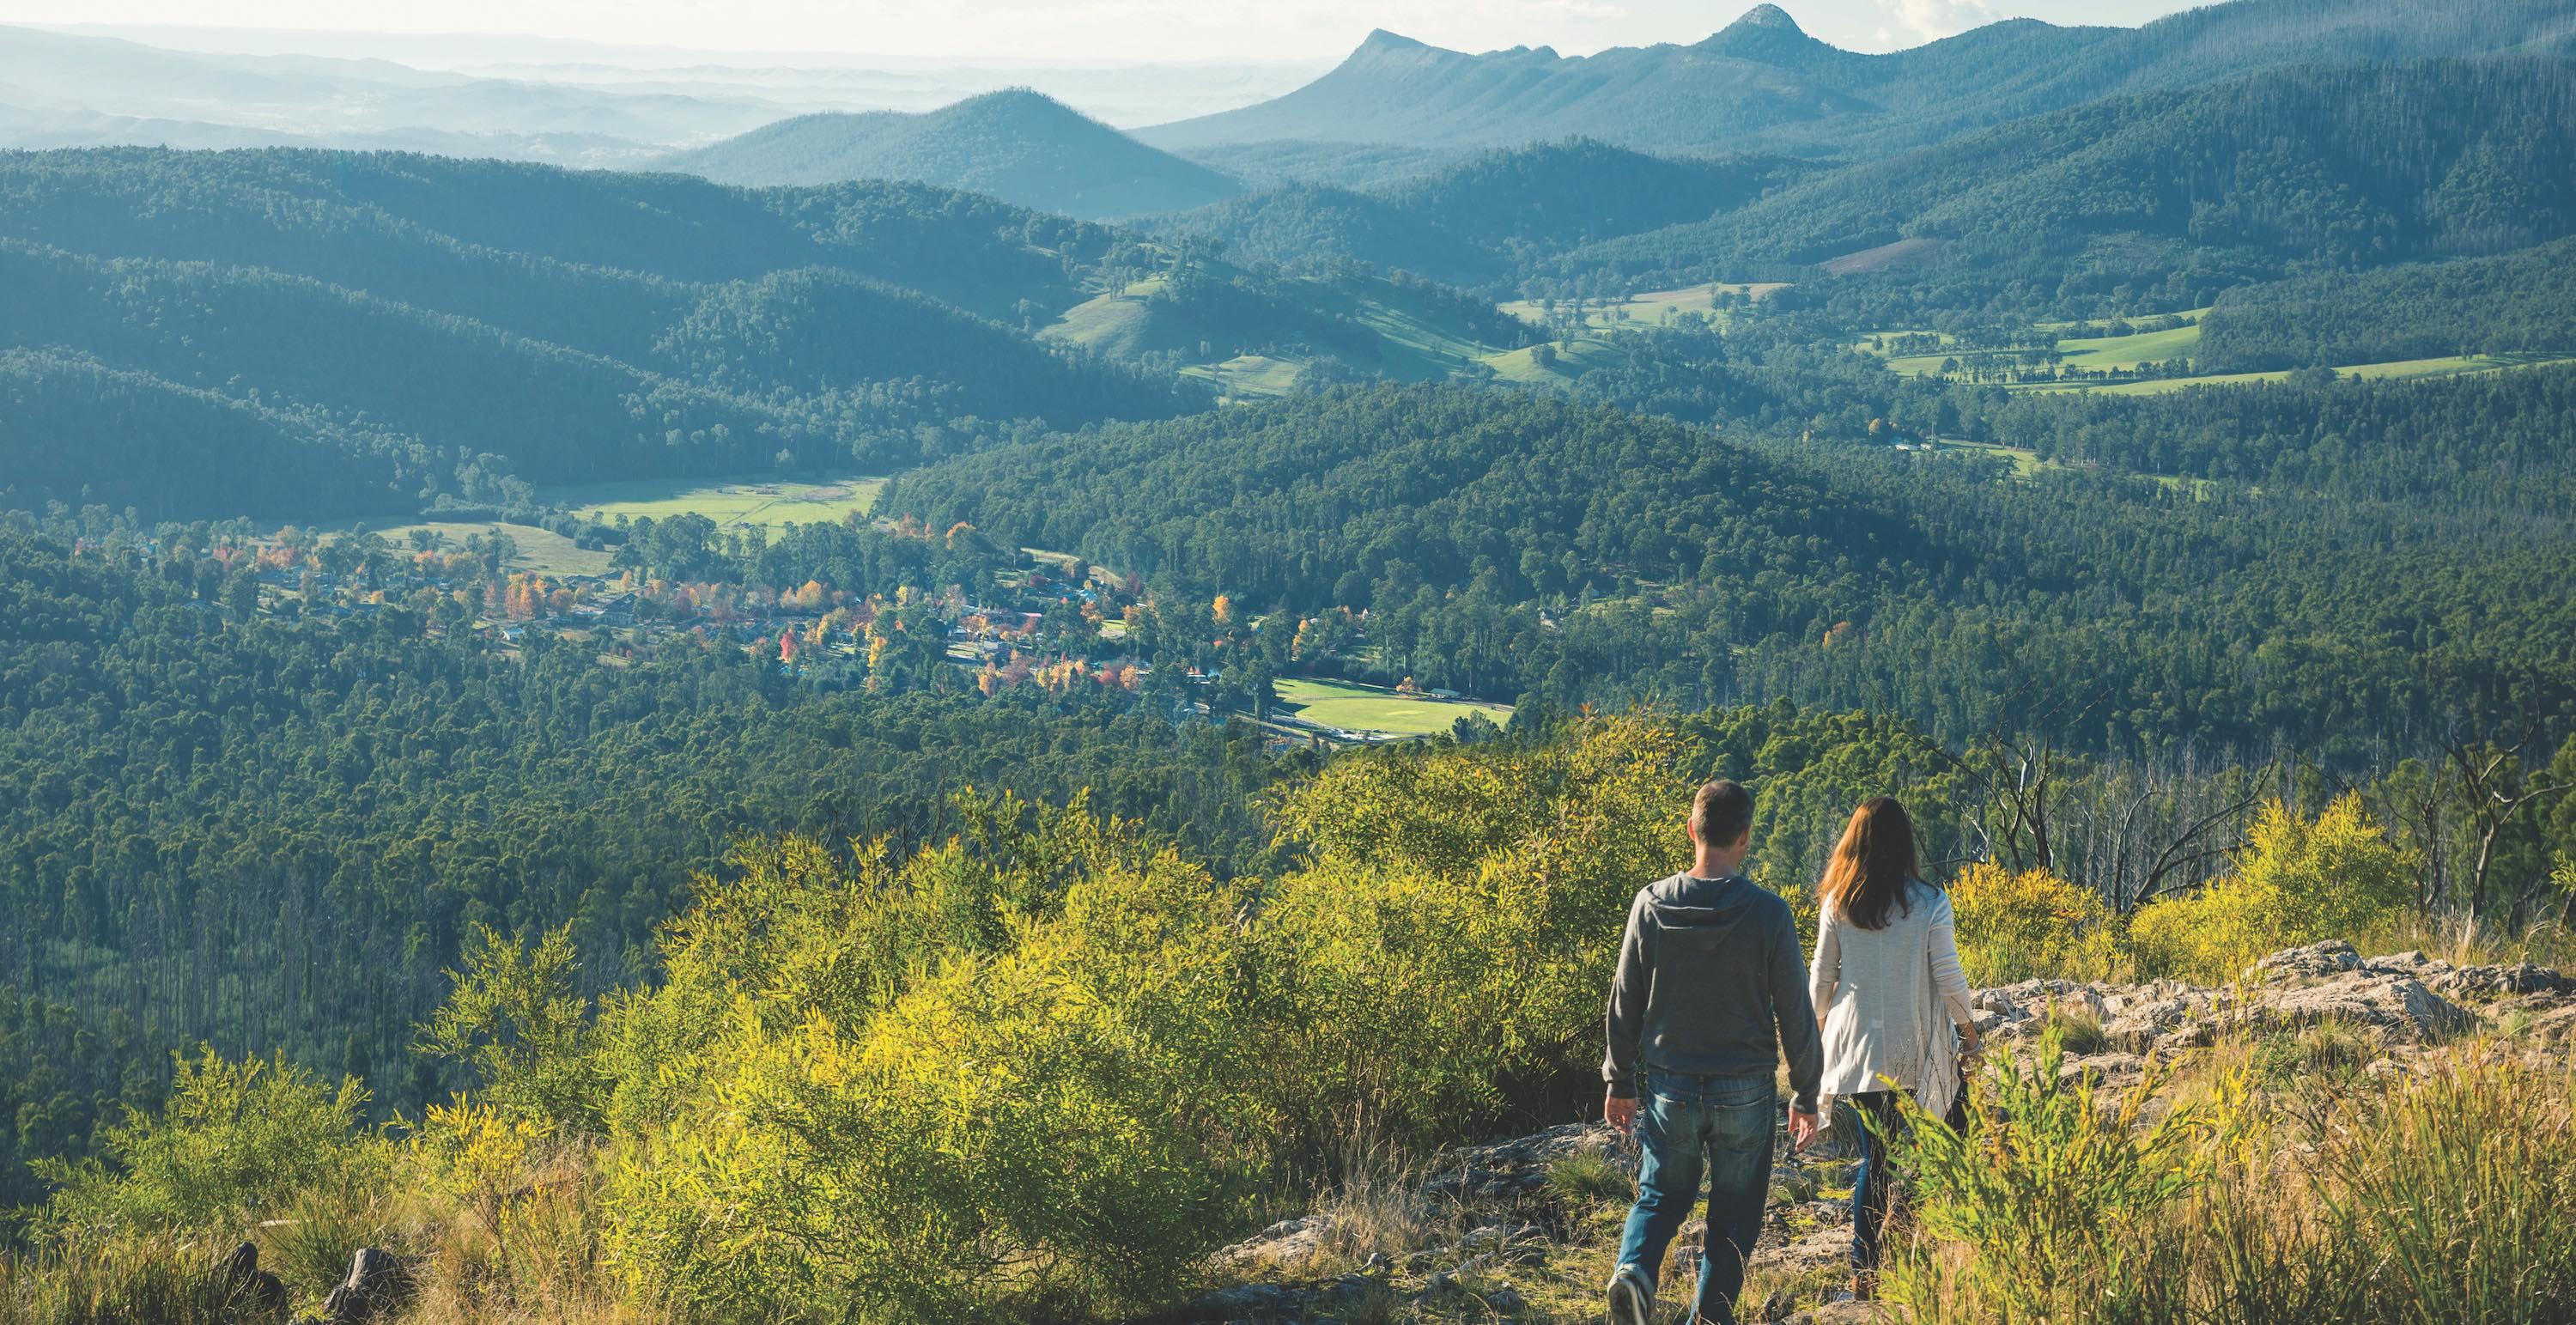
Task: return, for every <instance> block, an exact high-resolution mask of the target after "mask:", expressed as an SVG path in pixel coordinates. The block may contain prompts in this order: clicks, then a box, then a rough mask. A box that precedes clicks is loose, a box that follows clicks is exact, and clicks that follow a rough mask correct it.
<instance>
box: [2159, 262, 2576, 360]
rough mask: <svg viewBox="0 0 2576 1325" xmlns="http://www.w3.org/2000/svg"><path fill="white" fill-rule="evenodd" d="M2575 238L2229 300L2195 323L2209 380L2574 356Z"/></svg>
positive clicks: (2323, 279) (2314, 279)
mask: <svg viewBox="0 0 2576 1325" xmlns="http://www.w3.org/2000/svg"><path fill="white" fill-rule="evenodd" d="M2571 316H2576V240H2559V241H2557V242H2554V243H2549V244H2542V245H2539V246H2537V247H2534V248H2528V249H2524V250H2521V251H2519V252H2515V253H2506V254H2502V255H2499V256H2496V257H2491V258H2463V259H2461V260H2459V261H2456V262H2431V263H2417V264H2410V265H2406V266H2398V267H2383V268H2380V269H2378V270H2375V271H2369V272H2363V273H2359V274H2343V275H2334V276H2309V277H2303V278H2301V279H2298V280H2290V281H2276V282H2272V283H2269V284H2264V285H2255V286H2248V287H2245V288H2243V289H2236V290H2229V291H2227V292H2226V293H2224V294H2222V295H2220V296H2219V297H2218V303H2217V305H2216V306H2215V307H2213V308H2211V309H2210V311H2209V315H2208V316H2207V317H2206V318H2204V319H2203V320H2202V322H2201V340H2200V353H2201V360H2200V362H2201V366H2202V367H2204V368H2206V369H2209V370H2211V371H2215V372H2238V371H2245V370H2260V369H2266V368H2303V367H2307V366H2310V365H2315V364H2349V363H2378V362H2381V361H2384V360H2390V359H2431V358H2438V357H2440V356H2443V355H2447V354H2512V353H2516V352H2518V351H2544V352H2548V351H2560V352H2563V351H2565V350H2567V349H2569V348H2570V347H2576V326H2571V325H2569V319H2570V317H2571Z"/></svg>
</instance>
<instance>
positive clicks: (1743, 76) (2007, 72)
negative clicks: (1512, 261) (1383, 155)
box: [1136, 0, 2576, 162]
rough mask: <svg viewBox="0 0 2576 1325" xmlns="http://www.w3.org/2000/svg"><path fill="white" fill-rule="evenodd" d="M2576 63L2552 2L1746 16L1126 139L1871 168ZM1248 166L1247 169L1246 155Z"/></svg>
mask: <svg viewBox="0 0 2576 1325" xmlns="http://www.w3.org/2000/svg"><path fill="white" fill-rule="evenodd" d="M2569 50H2576V17H2571V15H2570V13H2569V10H2568V8H2567V6H2566V5H2565V4H2564V3H2563V0H2490V2H2488V3H2480V4H2475V5H2454V4H2450V3H2445V2H2444V0H2236V3H2232V4H2223V5H2214V6H2210V7H2207V8H2203V9H2195V10H2192V11H2190V12H2188V13H2183V14H2177V15H2174V16H2172V17H2170V18H2165V19H2161V20H2158V21H2156V22H2153V23H2149V24H2146V25H2145V26H2143V27H2138V28H2109V27H2081V28H2062V27H2054V26H2051V25H2049V24H2046V23H2040V22H2037V21H2034V20H2029V19H2014V20H2008V21H2005V22H2000V23H1992V24H1988V25H1986V26H1984V27H1981V28H1977V29H1975V30H1973V31H1970V32H1965V33H1962V34H1960V35H1958V36H1955V37H1951V38H1947V39H1945V40H1942V41H1936V42H1932V43H1930V44H1928V45H1924V46H1918V47H1915V48H1913V49H1911V50H1903V51H1896V52H1893V53H1890V54H1884V55H1867V54H1860V53H1856V52H1852V51H1845V50H1840V49H1837V48H1835V47H1833V46H1829V45H1827V44H1825V43H1824V42H1821V41H1818V40H1816V39H1815V38H1813V37H1810V36H1808V35H1807V34H1806V33H1805V32H1804V31H1803V30H1801V29H1800V28H1799V27H1798V24H1797V22H1796V21H1795V20H1794V19H1792V18H1791V17H1790V16H1789V15H1788V14H1787V13H1786V12H1785V11H1783V10H1781V9H1780V8H1779V7H1778V6H1776V5H1769V4H1765V5H1761V6H1758V7H1756V8H1754V9H1753V10H1751V11H1750V12H1748V13H1746V14H1745V15H1744V16H1743V17H1742V18H1740V19H1737V20H1736V21H1735V22H1734V23H1732V24H1730V25H1728V26H1727V27H1726V28H1725V29H1724V30H1722V31H1720V32H1718V33H1717V34H1716V35H1714V36H1711V37H1709V38H1708V39H1707V40H1705V41H1702V42H1699V43H1697V44H1695V45H1690V46H1673V45H1662V46H1649V47H1621V48H1614V49H1611V50H1606V51H1602V52H1600V53H1598V54H1595V55H1589V56H1561V55H1559V54H1557V53H1556V52H1555V51H1553V50H1550V49H1548V48H1546V47H1537V48H1530V47H1514V48H1512V49H1511V50H1507V51H1494V52H1490V53H1487V54H1483V55H1468V54H1463V53H1460V52H1457V51H1449V50H1442V49H1440V48H1438V47H1433V46H1426V45H1424V44H1422V43H1421V42H1418V41H1413V40H1411V39H1409V38H1405V37H1400V36H1397V35H1395V34H1393V33H1390V32H1383V31H1381V32H1377V33H1374V34H1372V35H1371V36H1370V37H1369V39H1368V40H1367V41H1366V42H1365V43H1363V44H1362V45H1361V46H1360V48H1359V49H1358V50H1357V51H1355V52H1353V53H1352V54H1351V56H1350V58H1348V59H1347V60H1345V61H1343V62H1342V64H1341V65H1340V66H1339V67H1338V68H1335V69H1334V70H1333V71H1332V72H1330V73H1328V74H1326V75H1324V76H1323V77H1322V78H1319V79H1317V80H1316V81H1314V82H1313V83H1310V84H1308V85H1307V86H1305V87H1302V88H1299V89H1298V90H1296V91H1294V92H1291V93H1289V94H1287V95H1286V96H1283V97H1278V98H1276V99H1273V100H1270V101H1265V102H1261V103H1259V104H1257V105H1252V106H1246V107H1244V108H1242V109H1240V110H1231V111H1225V112H1221V113H1218V114H1215V115H1207V116H1201V117H1199V118H1196V119H1190V120H1182V121H1179V122H1176V123H1172V124H1166V125H1160V126H1156V127H1153V128H1149V129H1142V130H1139V131H1137V135H1136V136H1137V137H1138V138H1140V139H1142V140H1144V141H1145V142H1148V143H1151V144H1153V145H1155V146H1157V147H1162V148H1166V149H1169V150H1173V151H1188V152H1191V153H1192V154H1193V155H1194V156H1197V157H1198V158H1199V159H1201V160H1217V161H1220V162H1221V161H1222V159H1223V157H1222V154H1221V153H1216V152H1213V151H1212V150H1210V149H1214V148H1216V147H1218V146H1220V145H1224V144H1266V143H1272V142H1278V141H1283V140H1286V141H1295V142H1300V143H1316V142H1346V143H1365V144H1375V145H1397V146H1403V147H1412V148H1441V147H1450V148H1455V147H1462V146H1466V147H1472V146H1508V145H1517V144H1522V143H1528V142H1533V141H1547V140H1554V139H1559V138H1563V137H1566V136H1568V135H1579V136H1583V137H1589V138H1597V139H1600V140H1602V141H1605V142H1610V143H1616V144H1620V145H1622V146H1627V147H1632V148H1638V149H1642V150H1647V151H1664V152H1709V151H1744V150H1768V151H1789V152H1797V153H1802V154H1833V155H1853V154H1876V153H1880V152H1886V151H1893V150H1899V149H1902V148H1905V147H1909V146H1915V145H1919V144H1923V143H1929V142H1935V141H1939V140H1941V139H1944V138H1948V137H1950V136H1953V135H1955V134H1957V133H1960V132H1962V131H1966V130H1971V129H1975V128H1980V127H1984V126H1987V125H1993V124H2000V123H2003V122H2005V121H2007V120H2011V119H2016V118H2020V117H2023V116H2028V115H2035V114H2041V113H2045V112H2048V111H2052V110H2058V109H2063V108H2065V107H2069V106H2074V105H2079V104H2082V103H2084V102H2087V101H2091V100H2095V99H2097V98H2100V97H2104V96H2109V95H2114V94H2117V93H2122V92H2135V91H2143V90H2150V89H2159V88H2173V87H2182V86H2190V85H2195V84H2199V83H2205V82H2209V81H2212V80H2215V79H2221V78H2226V77H2229V76H2231V75H2234V74H2239V73H2243V72H2247V71H2250V70H2254V69H2260V68H2264V67H2269V66H2277V65H2286V64H2306V63H2338V64H2341V63H2360V62H2376V61H2387V60H2404V59H2414V58H2422V57H2427V56H2459V55H2484V54H2492V53H2497V52H2506V51H2539V52H2550V51H2558V52H2565V51H2569ZM1255 155H1259V154H1255Z"/></svg>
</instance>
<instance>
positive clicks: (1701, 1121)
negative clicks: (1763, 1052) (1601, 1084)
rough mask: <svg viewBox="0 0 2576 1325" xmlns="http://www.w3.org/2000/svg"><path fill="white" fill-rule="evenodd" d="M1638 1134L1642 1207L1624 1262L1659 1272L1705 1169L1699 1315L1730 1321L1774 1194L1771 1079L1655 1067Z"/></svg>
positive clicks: (1632, 1217)
mask: <svg viewBox="0 0 2576 1325" xmlns="http://www.w3.org/2000/svg"><path fill="white" fill-rule="evenodd" d="M1638 1094H1639V1098H1638V1100H1637V1134H1638V1140H1639V1142H1640V1143H1641V1145H1642V1146H1643V1148H1644V1150H1645V1162H1644V1163H1643V1164H1642V1165H1641V1166H1640V1167H1639V1168H1638V1170H1637V1204H1636V1205H1635V1206H1633V1207H1631V1208H1630V1209H1629V1211H1628V1231H1627V1234H1626V1235H1625V1236H1624V1237H1622V1238H1621V1239H1620V1242H1619V1263H1620V1264H1621V1265H1634V1266H1637V1267H1638V1268H1640V1269H1642V1270H1644V1271H1645V1274H1646V1277H1647V1278H1649V1279H1653V1278H1656V1277H1658V1276H1659V1275H1660V1274H1661V1273H1662V1270H1663V1264H1664V1249H1665V1248H1666V1247H1669V1246H1671V1245H1672V1241H1673V1235H1674V1234H1675V1233H1678V1232H1680V1231H1681V1227H1682V1222H1683V1221H1684V1220H1686V1219H1688V1218H1690V1211H1691V1207H1692V1206H1693V1205H1695V1204H1697V1203H1698V1201H1699V1185H1700V1175H1701V1173H1702V1171H1703V1170H1705V1171H1706V1173H1707V1175H1708V1237H1707V1239H1706V1241H1705V1242H1704V1244H1703V1245H1702V1246H1701V1249H1700V1262H1699V1295H1698V1297H1697V1298H1696V1299H1695V1300H1694V1301H1693V1304H1692V1310H1693V1311H1694V1312H1696V1313H1697V1317H1698V1318H1699V1319H1705V1320H1712V1321H1719V1322H1732V1321H1733V1320H1734V1319H1735V1295H1736V1294H1737V1293H1739V1292H1741V1291H1743V1288H1744V1267H1745V1264H1746V1263H1747V1262H1749V1261H1751V1260H1752V1258H1753V1242H1754V1239H1756V1238H1759V1237H1761V1236H1762V1207H1763V1205H1764V1203H1765V1202H1767V1201H1768V1200H1769V1199H1770V1195H1771V1141H1772V1135H1773V1130H1774V1128H1775V1127H1776V1126H1777V1125H1778V1122H1779V1112H1778V1108H1779V1096H1778V1093H1777V1092H1776V1091H1775V1090H1774V1089H1773V1088H1772V1084H1771V1078H1769V1077H1767V1076H1764V1077H1696V1076H1681V1075H1677V1074H1674V1073H1669V1072H1653V1073H1649V1074H1648V1075H1647V1077H1646V1079H1645V1081H1644V1083H1643V1085H1642V1088H1641V1089H1640V1091H1639V1092H1638Z"/></svg>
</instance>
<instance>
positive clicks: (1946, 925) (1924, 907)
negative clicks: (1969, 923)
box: [1807, 879, 1976, 1118]
mask: <svg viewBox="0 0 2576 1325" xmlns="http://www.w3.org/2000/svg"><path fill="white" fill-rule="evenodd" d="M1834 910H1835V908H1833V907H1831V906H1827V907H1825V908H1824V909H1823V914H1822V915H1820V916H1819V917H1818V918H1817V922H1816V960H1815V964H1814V965H1813V966H1812V967H1810V968H1809V970H1808V985H1807V992H1808V994H1809V995H1810V996H1811V997H1813V998H1814V999H1815V1003H1816V1008H1817V1013H1818V1015H1819V1016H1821V1017H1823V1018H1824V1022H1825V1028H1824V1029H1825V1077H1824V1085H1823V1088H1822V1089H1823V1093H1824V1094H1826V1095H1828V1096H1832V1095H1857V1094H1859V1093H1861V1092H1862V1091H1870V1090H1887V1089H1890V1088H1891V1087H1890V1083H1891V1082H1892V1083H1894V1088H1895V1089H1900V1090H1907V1091H1911V1092H1913V1094H1914V1099H1915V1102H1916V1103H1917V1104H1920V1105H1921V1106H1923V1111H1924V1112H1925V1113H1928V1114H1931V1115H1932V1116H1933V1117H1935V1118H1938V1117H1940V1116H1942V1115H1943V1114H1945V1113H1947V1112H1949V1110H1950V1101H1951V1100H1952V1099H1954V1098H1956V1097H1957V1095H1958V1091H1959V1067H1958V1063H1959V1048H1958V1039H1957V1036H1956V1034H1955V1032H1954V1031H1953V1030H1952V1027H1954V1026H1965V1025H1970V1024H1973V1023H1974V1021H1975V1018H1976V1013H1975V1011H1974V1010H1973V1009H1972V1008H1971V1007H1970V1006H1969V1004H1968V977H1967V973H1966V972H1965V971H1963V970H1962V969H1960V966H1959V943H1958V934H1957V930H1956V922H1955V921H1954V920H1953V919H1952V916H1951V913H1950V895H1949V894H1948V893H1945V892H1943V891H1941V890H1940V889H1938V888H1935V887H1933V886H1932V885H1930V884H1928V883H1925V882H1923V881H1922V880H1920V879H1908V880H1906V883H1905V906H1904V908H1903V909H1902V910H1900V911H1897V912H1894V913H1893V914H1891V915H1890V916H1889V917H1888V921H1887V927H1886V928H1885V929H1875V930H1873V929H1862V928H1861V927H1860V926H1858V925H1854V924H1852V923H1851V922H1849V921H1847V920H1844V919H1843V918H1841V917H1840V916H1837V915H1835V914H1834ZM1828 1108H1830V1106H1828ZM1826 1116H1828V1117H1830V1116H1832V1115H1831V1113H1830V1112H1828V1113H1827V1115H1826Z"/></svg>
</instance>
